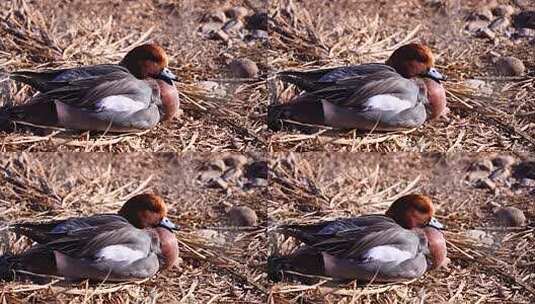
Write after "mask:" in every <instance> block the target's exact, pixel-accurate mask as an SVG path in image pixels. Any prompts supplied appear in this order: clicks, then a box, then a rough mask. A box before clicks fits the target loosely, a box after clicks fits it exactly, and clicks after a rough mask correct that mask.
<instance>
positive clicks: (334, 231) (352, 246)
mask: <svg viewBox="0 0 535 304" xmlns="http://www.w3.org/2000/svg"><path fill="white" fill-rule="evenodd" d="M433 214H434V208H433V205H432V203H431V199H429V198H428V197H426V196H423V195H418V194H413V195H407V196H404V197H401V198H399V199H398V200H396V201H395V202H394V203H393V204H392V205H391V206H390V208H389V209H388V211H387V212H386V215H384V216H383V215H364V216H360V217H355V218H346V219H338V220H333V221H327V222H321V223H318V224H312V225H288V226H282V227H281V232H282V233H283V234H284V235H288V236H292V237H294V238H296V239H298V240H299V241H301V242H303V243H305V244H306V245H305V246H302V247H300V248H299V249H297V251H296V252H294V253H293V254H292V255H290V256H283V257H276V256H272V257H270V258H269V259H268V271H269V274H270V278H271V279H272V280H274V281H279V280H281V279H282V274H284V271H294V272H299V273H303V274H310V275H319V276H327V277H332V278H334V279H337V280H348V279H349V280H363V281H374V282H397V281H403V280H408V279H413V278H417V277H420V276H421V275H423V274H424V273H425V272H426V271H428V270H431V269H435V268H438V267H440V266H442V265H444V264H445V263H446V262H447V260H448V258H447V257H446V253H447V252H446V242H445V239H444V236H443V234H442V232H441V231H440V230H439V229H442V228H443V227H442V225H441V224H440V223H439V222H438V221H437V220H436V219H435V218H434V217H433Z"/></svg>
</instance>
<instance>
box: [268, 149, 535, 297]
mask: <svg viewBox="0 0 535 304" xmlns="http://www.w3.org/2000/svg"><path fill="white" fill-rule="evenodd" d="M489 157H490V155H488V154H451V155H443V154H437V155H434V154H431V155H427V154H423V155H422V154H416V153H414V154H408V153H396V154H386V155H380V154H369V153H368V154H354V153H349V154H348V153H346V154H344V153H335V154H332V153H330V154H326V153H301V154H278V155H277V156H276V157H274V158H273V160H272V163H271V166H272V171H271V172H270V174H271V181H272V182H271V187H270V191H271V193H272V200H271V201H270V205H269V207H268V220H269V229H268V239H269V241H270V245H269V251H270V254H288V253H290V252H292V251H293V250H294V249H295V248H296V247H297V246H298V245H299V244H297V243H296V242H295V240H294V239H292V238H286V237H283V236H281V235H280V234H277V233H276V232H275V228H276V226H277V225H278V224H289V223H310V222H316V221H320V220H327V219H334V218H339V217H348V216H354V215H359V214H373V213H383V212H384V211H385V210H386V209H387V208H388V206H389V205H390V204H391V203H392V201H394V200H395V199H396V198H397V197H399V196H401V195H404V194H407V193H414V192H417V193H425V194H428V195H430V196H431V197H432V198H433V201H434V203H435V205H436V207H437V210H438V213H437V217H438V219H439V220H440V221H441V222H443V223H444V224H445V225H446V228H447V232H446V239H447V242H448V256H449V257H450V258H451V259H452V262H451V263H450V265H449V268H448V269H441V270H436V271H432V272H429V273H427V274H426V275H425V276H424V277H423V278H420V279H418V280H413V281H411V282H408V283H401V284H371V285H367V284H365V283H364V284H360V283H356V282H351V283H349V284H345V285H344V284H342V285H334V286H333V284H329V280H328V279H326V278H316V280H315V281H317V283H316V284H312V283H308V284H304V283H303V281H302V280H301V281H299V280H295V281H283V282H280V283H276V284H274V285H273V287H272V289H271V293H270V303H531V299H533V296H534V295H535V285H533V283H532V282H533V277H534V275H535V269H534V268H533V262H534V261H535V255H533V246H534V244H535V239H534V229H533V226H532V224H531V226H528V227H524V228H517V229H509V230H508V229H504V228H500V227H497V226H496V222H495V218H494V216H493V215H492V212H491V209H492V208H491V206H492V205H493V204H496V203H498V204H500V205H502V206H516V207H518V208H520V209H522V210H524V212H525V214H526V217H527V218H528V222H530V223H533V219H534V215H535V209H534V208H533V205H532V204H531V203H530V201H531V200H532V199H533V193H532V194H531V196H530V194H529V190H527V192H517V193H515V194H509V195H504V194H495V195H493V194H492V193H491V192H490V191H485V190H482V189H475V188H474V187H473V186H472V185H470V184H469V183H467V182H466V181H465V180H464V176H465V174H466V169H467V167H468V166H469V165H470V164H471V163H472V162H474V161H476V160H480V159H485V158H489ZM469 229H481V230H483V231H485V232H486V233H489V234H490V235H492V237H493V238H494V240H495V242H494V244H493V245H491V246H488V245H483V244H482V243H478V242H475V241H473V240H472V239H470V238H468V237H467V236H466V234H465V232H466V230H469Z"/></svg>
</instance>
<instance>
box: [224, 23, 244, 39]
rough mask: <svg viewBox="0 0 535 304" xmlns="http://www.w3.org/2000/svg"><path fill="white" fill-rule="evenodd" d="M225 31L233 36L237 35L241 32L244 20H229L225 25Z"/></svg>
mask: <svg viewBox="0 0 535 304" xmlns="http://www.w3.org/2000/svg"><path fill="white" fill-rule="evenodd" d="M222 29H223V31H225V33H227V34H230V35H232V36H237V35H239V33H240V30H241V29H243V22H241V21H240V20H229V21H228V22H227V23H225V25H223V28H222Z"/></svg>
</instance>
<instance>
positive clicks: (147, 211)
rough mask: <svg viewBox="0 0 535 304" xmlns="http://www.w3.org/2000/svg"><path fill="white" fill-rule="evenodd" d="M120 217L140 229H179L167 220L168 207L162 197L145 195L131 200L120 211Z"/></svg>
mask: <svg viewBox="0 0 535 304" xmlns="http://www.w3.org/2000/svg"><path fill="white" fill-rule="evenodd" d="M118 213H119V215H120V216H122V217H124V218H125V219H127V220H128V222H130V223H131V224H132V225H133V226H134V227H136V228H139V229H144V228H150V227H164V228H167V229H177V226H176V225H175V224H173V223H172V222H171V221H170V220H169V219H168V218H167V207H166V205H165V202H164V201H163V199H162V198H161V197H159V196H158V195H155V194H150V193H144V194H139V195H136V196H134V197H132V198H131V199H129V200H128V201H127V202H126V203H124V205H123V206H122V207H121V209H120V210H119V212H118Z"/></svg>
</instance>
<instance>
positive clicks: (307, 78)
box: [277, 68, 334, 92]
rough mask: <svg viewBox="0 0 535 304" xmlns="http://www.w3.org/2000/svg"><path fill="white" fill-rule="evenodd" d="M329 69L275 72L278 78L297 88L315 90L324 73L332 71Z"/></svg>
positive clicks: (319, 84)
mask: <svg viewBox="0 0 535 304" xmlns="http://www.w3.org/2000/svg"><path fill="white" fill-rule="evenodd" d="M333 70H334V68H331V69H319V70H312V71H306V72H299V71H284V72H280V73H278V74H277V76H278V78H279V79H280V80H282V81H284V82H288V83H291V84H294V85H295V86H297V87H298V88H299V89H301V90H304V91H309V92H310V91H315V90H317V89H319V88H320V87H321V83H318V81H319V80H320V79H321V77H323V76H324V75H325V74H327V73H329V72H331V71H333Z"/></svg>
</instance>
